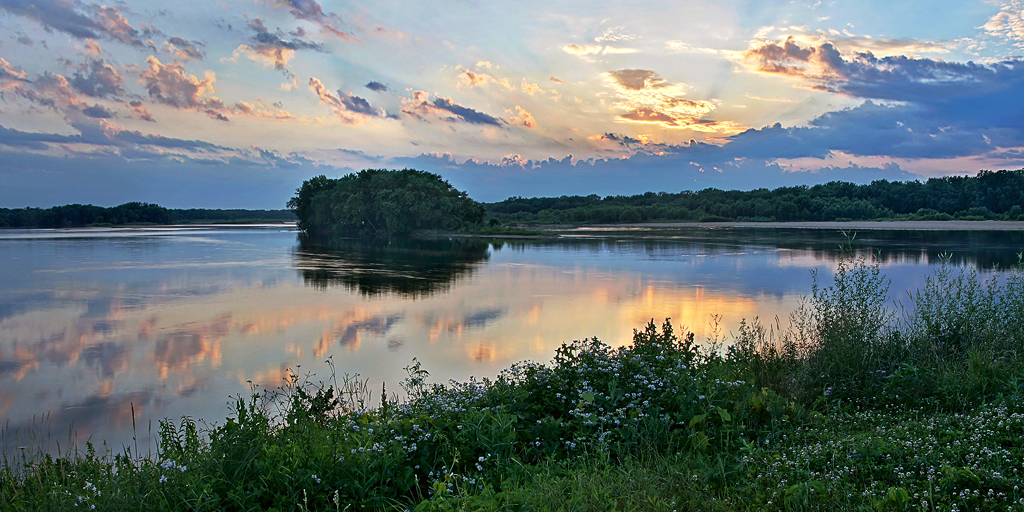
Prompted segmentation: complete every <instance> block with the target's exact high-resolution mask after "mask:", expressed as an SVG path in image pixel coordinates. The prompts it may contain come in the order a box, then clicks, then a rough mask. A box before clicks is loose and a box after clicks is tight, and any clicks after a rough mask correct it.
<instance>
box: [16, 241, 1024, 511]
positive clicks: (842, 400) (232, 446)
mask: <svg viewBox="0 0 1024 512" xmlns="http://www.w3.org/2000/svg"><path fill="white" fill-rule="evenodd" d="M834 281H835V284H834V285H832V286H823V287H815V288H813V291H812V293H811V295H810V296H809V297H808V301H807V303H806V305H805V307H804V308H801V309H800V310H798V311H796V312H795V313H794V317H793V319H794V320H795V322H794V323H793V325H791V326H789V327H788V328H779V329H771V330H769V329H768V328H767V327H764V326H762V325H761V324H760V323H759V322H758V321H757V320H756V319H752V320H750V321H749V322H746V323H744V324H742V326H741V327H740V328H739V330H738V333H737V334H736V335H735V339H732V340H730V341H731V343H732V345H731V348H730V349H728V350H724V349H722V348H721V347H720V346H718V347H715V346H714V345H708V344H699V343H697V342H696V341H695V339H694V336H693V335H692V334H689V333H685V332H684V333H676V332H675V331H674V329H673V327H672V325H671V324H670V323H668V322H666V323H665V324H664V325H662V326H661V327H660V328H659V327H657V326H656V325H655V324H654V323H653V322H652V323H651V324H649V325H648V326H647V327H646V328H643V329H641V330H638V331H637V332H636V333H635V335H634V337H633V341H632V343H631V344H630V345H627V346H625V347H621V348H613V347H611V346H609V345H607V344H604V343H602V342H600V341H598V340H582V341H576V342H572V343H566V344H564V345H563V346H562V347H561V348H559V349H558V350H557V351H556V353H555V354H554V359H553V360H552V361H551V362H550V363H549V364H538V363H522V364H517V365H513V366H511V367H509V368H507V369H506V370H505V371H503V372H502V373H501V374H500V375H499V376H498V377H497V378H496V379H494V380H474V379H471V380H470V381H467V382H450V383H448V384H431V383H430V375H429V373H428V372H427V371H426V370H427V369H424V368H422V367H421V366H420V365H419V364H418V363H416V362H415V361H414V363H413V364H412V365H410V366H409V367H408V368H406V370H407V374H408V377H407V379H406V380H405V381H404V382H403V388H404V390H405V396H406V398H404V399H403V400H398V399H397V397H395V396H394V395H385V396H384V399H383V400H382V399H381V396H380V395H375V394H374V393H372V392H371V390H370V387H369V386H368V383H367V382H365V381H359V380H358V379H349V378H346V377H344V376H337V375H334V374H333V373H332V372H331V370H330V368H332V366H331V363H330V360H328V361H329V362H328V366H327V367H322V368H321V369H320V370H321V372H322V376H313V375H306V376H298V375H295V374H292V377H291V378H290V380H289V382H288V383H287V384H286V385H285V386H284V387H282V388H280V389H276V390H275V389H269V390H268V389H263V388H260V387H254V388H253V392H252V394H250V395H249V396H243V397H238V398H237V399H236V400H234V402H233V407H232V410H231V414H230V416H229V418H228V419H227V420H226V421H223V422H219V423H216V424H202V423H197V422H195V421H193V420H192V419H190V418H184V419H181V420H174V421H165V422H163V423H162V424H161V425H160V427H159V436H160V444H159V450H158V452H157V453H156V454H154V455H152V456H150V457H140V456H139V454H138V453H137V452H136V451H134V450H133V448H132V447H124V448H122V449H113V450H110V451H107V450H108V449H107V448H106V447H104V446H102V445H96V446H86V447H78V451H77V452H74V453H67V454H65V456H63V457H60V458H50V457H39V456H33V455H32V452H31V447H29V448H27V449H26V451H23V452H20V453H15V454H10V453H8V454H5V458H4V460H3V469H0V509H5V510H7V509H10V510H38V509H48V510H64V509H67V510H72V509H81V508H82V507H85V508H87V509H88V508H91V507H92V506H93V505H95V506H96V509H99V510H137V509H139V508H153V509H157V508H159V509H163V510H257V509H258V510H270V509H276V510H405V509H409V510H413V509H415V510H466V509H473V510H522V509H536V510H548V509H591V510H638V509H643V510H666V511H667V510H735V509H743V510H791V509H824V508H835V509H840V510H906V509H925V510H1006V509H1007V508H1011V509H1016V508H1020V507H1022V506H1024V501H1022V500H1024V493H1022V492H1021V491H1020V487H1021V486H1022V484H1024V482H1022V475H1024V457H1022V455H1024V405H1022V404H1024V386H1022V385H1021V384H1020V382H1022V381H1024V356H1021V355H1019V354H1021V353H1022V352H1024V350H1021V348H1022V346H1024V274H1022V273H1021V271H1020V269H1016V270H1010V271H1008V272H1007V273H1006V274H1005V277H1004V278H1002V279H1001V280H1000V281H998V282H991V283H986V282H983V281H982V280H981V279H980V278H978V276H977V275H976V274H975V273H974V272H972V271H970V270H967V269H963V268H955V267H952V266H949V265H945V266H942V267H940V268H939V269H937V270H936V271H935V273H934V274H933V275H932V278H931V279H930V281H929V282H928V284H927V285H926V286H924V287H923V288H922V289H921V290H920V291H919V292H918V293H916V294H914V295H912V300H913V302H914V307H913V309H912V310H910V312H909V313H908V316H904V317H901V318H897V317H896V316H895V312H894V311H891V310H889V309H888V307H889V304H888V299H887V296H888V295H887V291H888V290H887V289H886V288H887V284H886V283H887V281H886V279H885V277H884V276H883V275H882V274H881V271H880V268H879V267H878V266H877V265H874V264H871V263H869V262H865V261H863V260H843V261H842V262H841V263H840V264H839V266H838V270H837V273H836V275H835V276H834ZM304 370H305V369H304Z"/></svg>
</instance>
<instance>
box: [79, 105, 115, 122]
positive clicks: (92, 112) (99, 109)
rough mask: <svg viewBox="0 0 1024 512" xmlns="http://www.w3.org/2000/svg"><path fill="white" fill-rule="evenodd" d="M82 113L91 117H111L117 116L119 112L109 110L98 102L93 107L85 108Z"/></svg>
mask: <svg viewBox="0 0 1024 512" xmlns="http://www.w3.org/2000/svg"><path fill="white" fill-rule="evenodd" d="M82 113H83V114H85V115H87V116H89V117H93V118H97V119H110V118H112V117H117V114H115V113H114V112H112V111H110V110H107V109H106V107H104V106H103V105H100V104H99V103H96V104H94V105H93V106H91V107H85V108H83V109H82Z"/></svg>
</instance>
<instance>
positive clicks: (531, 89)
mask: <svg viewBox="0 0 1024 512" xmlns="http://www.w3.org/2000/svg"><path fill="white" fill-rule="evenodd" d="M523 90H524V91H526V93H527V94H529V95H530V96H533V95H534V94H537V93H538V92H539V93H541V94H543V93H544V89H541V87H540V86H539V85H537V84H531V83H527V82H526V80H523Z"/></svg>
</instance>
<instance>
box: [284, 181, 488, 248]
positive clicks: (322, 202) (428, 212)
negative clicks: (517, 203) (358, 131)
mask: <svg viewBox="0 0 1024 512" xmlns="http://www.w3.org/2000/svg"><path fill="white" fill-rule="evenodd" d="M288 208H290V209H291V210H292V211H294V212H295V216H296V217H298V219H299V220H298V226H299V229H301V230H304V231H306V232H308V233H315V234H385V233H387V234H396V233H411V232H413V231H423V230H446V231H458V230H462V229H467V228H471V227H474V226H477V225H479V224H480V223H481V222H482V221H483V219H484V215H485V213H486V212H485V211H484V207H483V205H481V204H480V203H478V202H476V201H474V200H472V199H470V198H469V196H468V195H467V194H466V193H465V192H461V191H459V190H458V189H456V188H455V187H453V186H452V185H451V184H450V183H448V182H447V181H445V180H444V179H443V178H441V176H439V175H437V174H433V173H429V172H426V171H418V170H415V169H403V170H400V171H398V170H386V169H365V170H362V171H359V172H357V173H353V174H348V175H346V176H342V177H341V178H328V177H326V176H317V177H314V178H311V179H309V180H306V181H305V182H303V184H302V186H301V187H299V188H298V189H297V190H296V191H295V196H294V197H292V198H291V200H290V201H288Z"/></svg>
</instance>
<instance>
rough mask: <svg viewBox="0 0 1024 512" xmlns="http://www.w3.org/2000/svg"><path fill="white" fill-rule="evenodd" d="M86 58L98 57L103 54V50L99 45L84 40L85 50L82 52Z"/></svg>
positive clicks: (90, 40) (89, 40)
mask: <svg viewBox="0 0 1024 512" xmlns="http://www.w3.org/2000/svg"><path fill="white" fill-rule="evenodd" d="M83 53H85V56H86V57H93V58H96V57H99V56H100V54H101V53H103V48H100V44H99V43H97V42H96V41H94V40H92V39H86V40H85V50H83Z"/></svg>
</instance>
